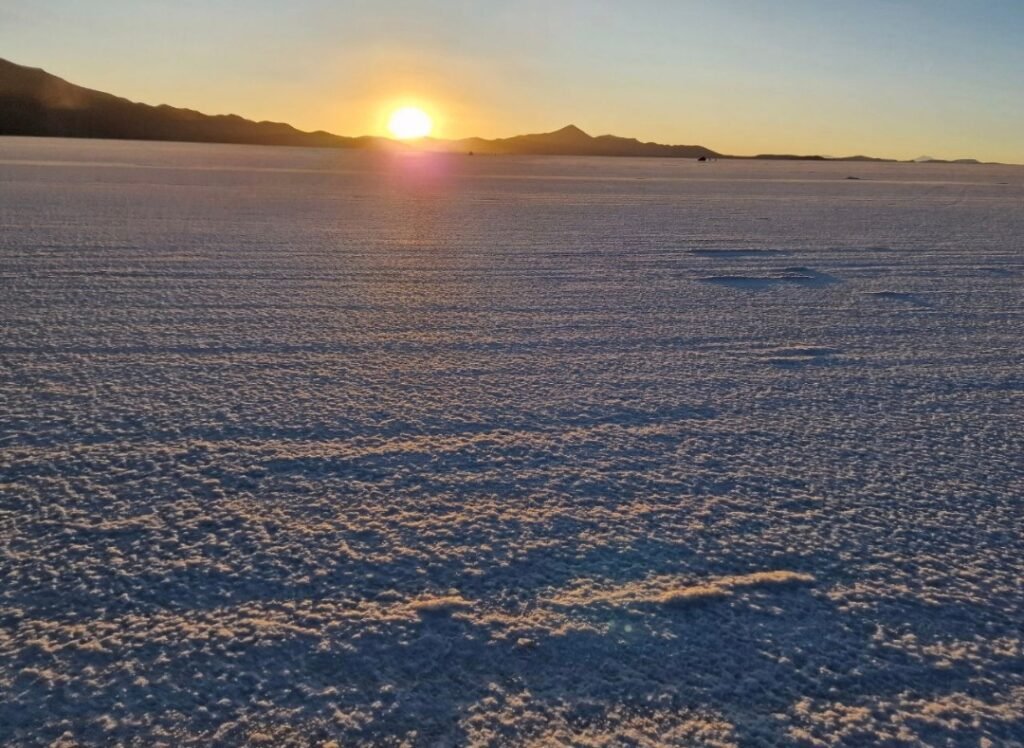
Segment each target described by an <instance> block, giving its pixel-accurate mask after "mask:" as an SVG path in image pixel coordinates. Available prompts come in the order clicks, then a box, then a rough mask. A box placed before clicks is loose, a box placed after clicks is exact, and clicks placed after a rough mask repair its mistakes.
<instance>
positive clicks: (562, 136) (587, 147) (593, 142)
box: [440, 125, 721, 158]
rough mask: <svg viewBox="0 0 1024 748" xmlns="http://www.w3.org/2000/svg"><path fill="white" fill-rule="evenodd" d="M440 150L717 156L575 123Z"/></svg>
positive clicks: (448, 144)
mask: <svg viewBox="0 0 1024 748" xmlns="http://www.w3.org/2000/svg"><path fill="white" fill-rule="evenodd" d="M440 148H441V149H442V150H461V151H473V152H474V153H503V154H522V155H549V156H656V157H662V158H699V157H701V156H704V157H705V158H714V157H720V155H721V154H718V153H715V152H714V151H712V150H711V149H710V148H705V147H704V146H700V145H662V144H660V143H641V142H640V141H639V140H637V139H635V138H620V137H617V136H615V135H600V136H598V137H593V136H592V135H588V134H587V133H585V132H583V130H581V129H580V128H578V127H576V125H567V126H566V127H563V128H562V129H561V130H555V131H554V132H548V133H538V134H534V135H517V136H515V137H512V138H498V139H496V140H484V139H483V138H466V139H464V140H453V141H448V142H441V143H440Z"/></svg>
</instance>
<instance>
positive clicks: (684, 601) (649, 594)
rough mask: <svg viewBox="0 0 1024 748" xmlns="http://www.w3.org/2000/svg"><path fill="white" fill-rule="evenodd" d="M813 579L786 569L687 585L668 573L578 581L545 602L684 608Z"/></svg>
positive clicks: (571, 605)
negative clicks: (609, 581)
mask: <svg viewBox="0 0 1024 748" xmlns="http://www.w3.org/2000/svg"><path fill="white" fill-rule="evenodd" d="M814 581H815V577H814V575H813V574H808V573H805V572H797V571H786V570H774V571H757V572H752V573H750V574H740V575H732V576H724V577H712V578H710V579H707V580H704V581H700V582H697V583H691V584H682V583H681V582H682V580H680V579H679V578H678V577H676V576H672V575H664V576H656V577H651V578H649V579H644V580H638V581H633V582H626V583H623V584H618V585H612V586H602V585H600V584H599V583H595V582H593V581H592V580H580V581H579V582H577V584H576V585H574V586H573V587H571V588H569V589H566V590H564V591H562V592H560V593H557V594H555V595H554V596H552V597H551V598H550V599H549V602H550V603H551V604H553V605H555V606H556V607H566V608H573V607H589V606H591V605H610V606H629V605H636V604H651V603H654V604H657V605H664V606H667V607H687V606H692V605H701V604H704V603H707V602H713V601H716V600H723V599H725V598H727V597H730V596H731V595H733V593H734V592H736V591H738V590H745V589H757V588H771V587H790V586H796V585H801V584H811V583H812V582H814Z"/></svg>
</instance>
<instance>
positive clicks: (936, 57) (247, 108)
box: [0, 0, 1024, 163]
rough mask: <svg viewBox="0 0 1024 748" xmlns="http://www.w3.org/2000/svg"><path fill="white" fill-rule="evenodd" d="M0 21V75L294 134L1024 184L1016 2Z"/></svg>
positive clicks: (357, 6)
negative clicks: (573, 138)
mask: <svg viewBox="0 0 1024 748" xmlns="http://www.w3.org/2000/svg"><path fill="white" fill-rule="evenodd" d="M0 3H2V4H0V57H5V58H7V59H9V60H11V61H13V62H17V63H20V64H25V65H31V66H34V67H42V68H45V69H46V70H48V71H50V72H52V73H54V74H56V75H59V76H61V77H63V78H66V79H68V80H70V81H72V82H74V83H79V84H81V85H85V86H88V87H90V88H97V89H100V90H104V91H109V92H111V93H116V94H118V95H121V96H126V97H128V98H130V99H134V100H138V101H144V102H147V103H152V104H156V103H168V104H173V105H175V106H188V107H191V108H194V109H199V110H202V111H205V112H208V113H226V112H234V113H237V114H241V115H243V116H246V117H251V118H254V119H273V120H280V121H287V122H290V123H292V124H294V125H295V126H297V127H300V128H302V129H326V130H330V131H332V132H337V133H339V134H344V135H359V134H383V133H384V132H385V123H386V119H387V114H388V112H389V111H390V110H391V109H393V108H395V107H396V106H398V105H399V104H410V103H411V104H419V105H421V106H423V107H424V108H426V109H427V110H428V111H429V112H431V113H432V114H433V116H434V117H435V120H436V124H437V129H436V132H435V134H437V135H439V136H441V137H463V136H467V135H481V136H484V137H497V136H507V135H514V134H519V133H524V132H540V131H548V130H553V129H556V128H558V127H561V126H563V125H565V124H568V123H570V122H572V123H575V124H577V125H579V126H580V127H582V128H583V129H584V130H587V131H588V132H590V133H591V134H602V133H607V132H611V133H615V134H618V135H627V136H633V137H638V138H640V139H642V140H656V141H659V142H666V143H691V144H692V143H699V144H701V145H706V146H708V147H710V148H714V149H715V150H718V151H723V152H727V153H735V154H753V153H762V152H801V153H823V154H827V155H851V154H854V153H868V154H871V155H875V156H886V157H896V158H913V157H915V156H919V155H922V154H927V155H930V156H934V157H938V158H942V157H945V158H959V157H968V156H969V157H975V158H981V159H984V160H999V161H1009V162H1014V163H1024V1H1022V0H856V1H854V0H848V1H844V2H838V1H835V2H830V1H829V0H776V1H775V2H769V1H767V0H706V1H703V2H698V1H697V0H630V1H629V2H623V1H617V2H612V1H611V0H546V1H545V0H508V1H507V2H489V1H488V0H434V1H433V2H428V1H427V0H333V1H328V0H290V1H289V2H283V1H279V0H274V1H272V0H32V1H31V2H27V1H26V2H20V3H16V2H13V0H0Z"/></svg>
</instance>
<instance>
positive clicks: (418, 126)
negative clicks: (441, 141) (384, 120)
mask: <svg viewBox="0 0 1024 748" xmlns="http://www.w3.org/2000/svg"><path fill="white" fill-rule="evenodd" d="M432 128H433V122H431V120H430V115H428V114H427V113H426V112H424V111H423V110H422V109H419V108H418V107H412V106H407V107H402V108H401V109H398V110H396V111H395V112H394V114H392V115H391V119H389V120H388V131H389V132H390V133H391V134H392V135H394V136H395V137H396V138H398V139H399V140H412V139H414V138H423V137H426V136H427V135H429V134H430V131H431V129H432Z"/></svg>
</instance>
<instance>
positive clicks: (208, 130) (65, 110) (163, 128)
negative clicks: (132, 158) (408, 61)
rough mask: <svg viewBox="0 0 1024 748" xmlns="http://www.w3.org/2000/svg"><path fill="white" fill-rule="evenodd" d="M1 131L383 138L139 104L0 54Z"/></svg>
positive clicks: (354, 142)
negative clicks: (341, 133)
mask: <svg viewBox="0 0 1024 748" xmlns="http://www.w3.org/2000/svg"><path fill="white" fill-rule="evenodd" d="M0 135H40V136H50V137H74V138H113V139H130V140H182V141H191V142H203V143H246V144H259V145H299V146H316V147H339V148H373V147H380V146H383V145H388V144H390V145H396V144H391V143H390V141H387V140H386V139H385V138H371V137H363V138H345V137H341V136H339V135H332V134H331V133H327V132H322V131H321V132H303V131H301V130H297V129H295V128H294V127H292V126H291V125H286V124H284V123H282V122H253V121H251V120H247V119H243V118H242V117H239V116H237V115H233V114H229V115H215V116H211V115H207V114H201V113H200V112H196V111H193V110H191V109H177V108H175V107H171V106H166V105H161V106H150V105H148V104H137V103H135V102H132V101H129V100H128V99H122V98H119V97H117V96H112V95H111V94H107V93H103V92H101V91H93V90H91V89H88V88H82V87H81V86H76V85H74V84H72V83H68V82H67V81H65V80H63V79H61V78H58V77H56V76H54V75H50V74H49V73H47V72H46V71H44V70H39V69H37V68H28V67H23V66H21V65H15V64H14V63H12V62H8V61H6V60H3V59H0Z"/></svg>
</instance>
